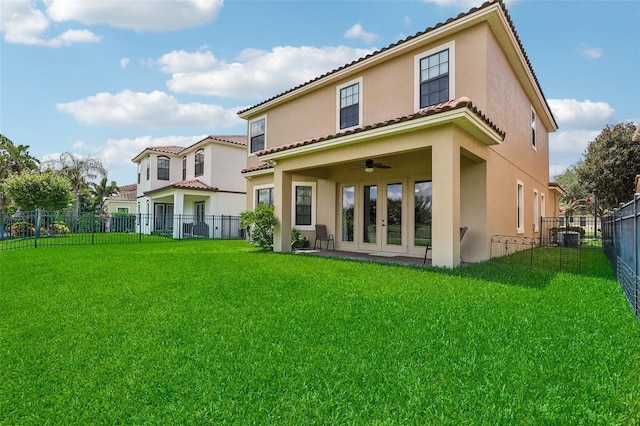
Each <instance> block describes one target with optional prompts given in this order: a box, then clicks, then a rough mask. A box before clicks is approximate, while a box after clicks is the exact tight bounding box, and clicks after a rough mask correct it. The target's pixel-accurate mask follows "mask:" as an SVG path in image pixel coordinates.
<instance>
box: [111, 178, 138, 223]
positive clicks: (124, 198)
mask: <svg viewBox="0 0 640 426" xmlns="http://www.w3.org/2000/svg"><path fill="white" fill-rule="evenodd" d="M137 186H138V185H136V184H135V183H134V184H131V185H123V186H120V187H119V188H118V192H117V193H116V194H113V195H110V196H108V197H107V198H106V199H105V200H104V212H105V213H107V214H109V215H112V214H115V213H120V214H135V213H137V211H136V206H137V205H136V198H137V191H138V188H137Z"/></svg>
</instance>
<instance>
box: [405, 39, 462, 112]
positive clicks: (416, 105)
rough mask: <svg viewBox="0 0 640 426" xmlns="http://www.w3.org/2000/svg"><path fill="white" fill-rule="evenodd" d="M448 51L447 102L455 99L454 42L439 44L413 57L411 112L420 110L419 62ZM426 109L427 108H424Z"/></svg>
mask: <svg viewBox="0 0 640 426" xmlns="http://www.w3.org/2000/svg"><path fill="white" fill-rule="evenodd" d="M447 49H449V100H451V99H455V98H456V41H455V40H451V41H450V42H448V43H445V44H441V45H439V46H437V47H434V48H433V49H429V50H427V51H424V52H421V53H418V54H417V55H415V56H414V57H413V80H414V82H413V110H414V112H418V111H420V110H421V109H424V108H420V60H422V59H423V58H426V57H427V56H431V55H434V54H436V53H439V52H442V51H443V50H447ZM425 108H428V107H425Z"/></svg>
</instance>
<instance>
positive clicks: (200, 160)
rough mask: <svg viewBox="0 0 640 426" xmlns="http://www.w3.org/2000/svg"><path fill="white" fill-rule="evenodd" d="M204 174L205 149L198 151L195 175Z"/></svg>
mask: <svg viewBox="0 0 640 426" xmlns="http://www.w3.org/2000/svg"><path fill="white" fill-rule="evenodd" d="M203 174H204V150H203V149H201V150H199V151H196V164H195V175H196V176H202V175H203Z"/></svg>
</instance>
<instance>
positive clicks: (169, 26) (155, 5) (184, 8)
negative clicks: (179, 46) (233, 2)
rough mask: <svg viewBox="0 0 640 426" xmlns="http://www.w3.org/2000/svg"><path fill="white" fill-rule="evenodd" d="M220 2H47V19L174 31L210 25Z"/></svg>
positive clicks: (193, 0)
mask: <svg viewBox="0 0 640 426" xmlns="http://www.w3.org/2000/svg"><path fill="white" fill-rule="evenodd" d="M222 4H223V1H222V0H164V1H86V0H50V3H48V8H47V15H48V16H49V18H50V19H51V20H53V21H56V22H61V21H78V22H81V23H83V24H85V25H94V24H107V25H111V26H113V27H118V28H128V29H133V30H136V31H153V32H164V31H175V30H180V29H184V28H192V27H197V26H200V25H203V24H206V23H209V22H211V21H213V20H214V19H215V18H216V17H217V16H218V13H219V12H220V9H221V8H222Z"/></svg>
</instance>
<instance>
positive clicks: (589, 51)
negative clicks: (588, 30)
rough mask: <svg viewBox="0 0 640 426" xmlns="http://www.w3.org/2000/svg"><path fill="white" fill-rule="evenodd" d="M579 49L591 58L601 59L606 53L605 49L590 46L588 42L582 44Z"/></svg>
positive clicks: (583, 54) (582, 53)
mask: <svg viewBox="0 0 640 426" xmlns="http://www.w3.org/2000/svg"><path fill="white" fill-rule="evenodd" d="M578 49H579V50H580V54H581V55H582V56H584V57H586V58H589V59H599V58H601V57H602V55H604V51H603V50H602V49H601V48H600V47H590V46H588V45H586V44H581V45H580V46H579V47H578Z"/></svg>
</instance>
